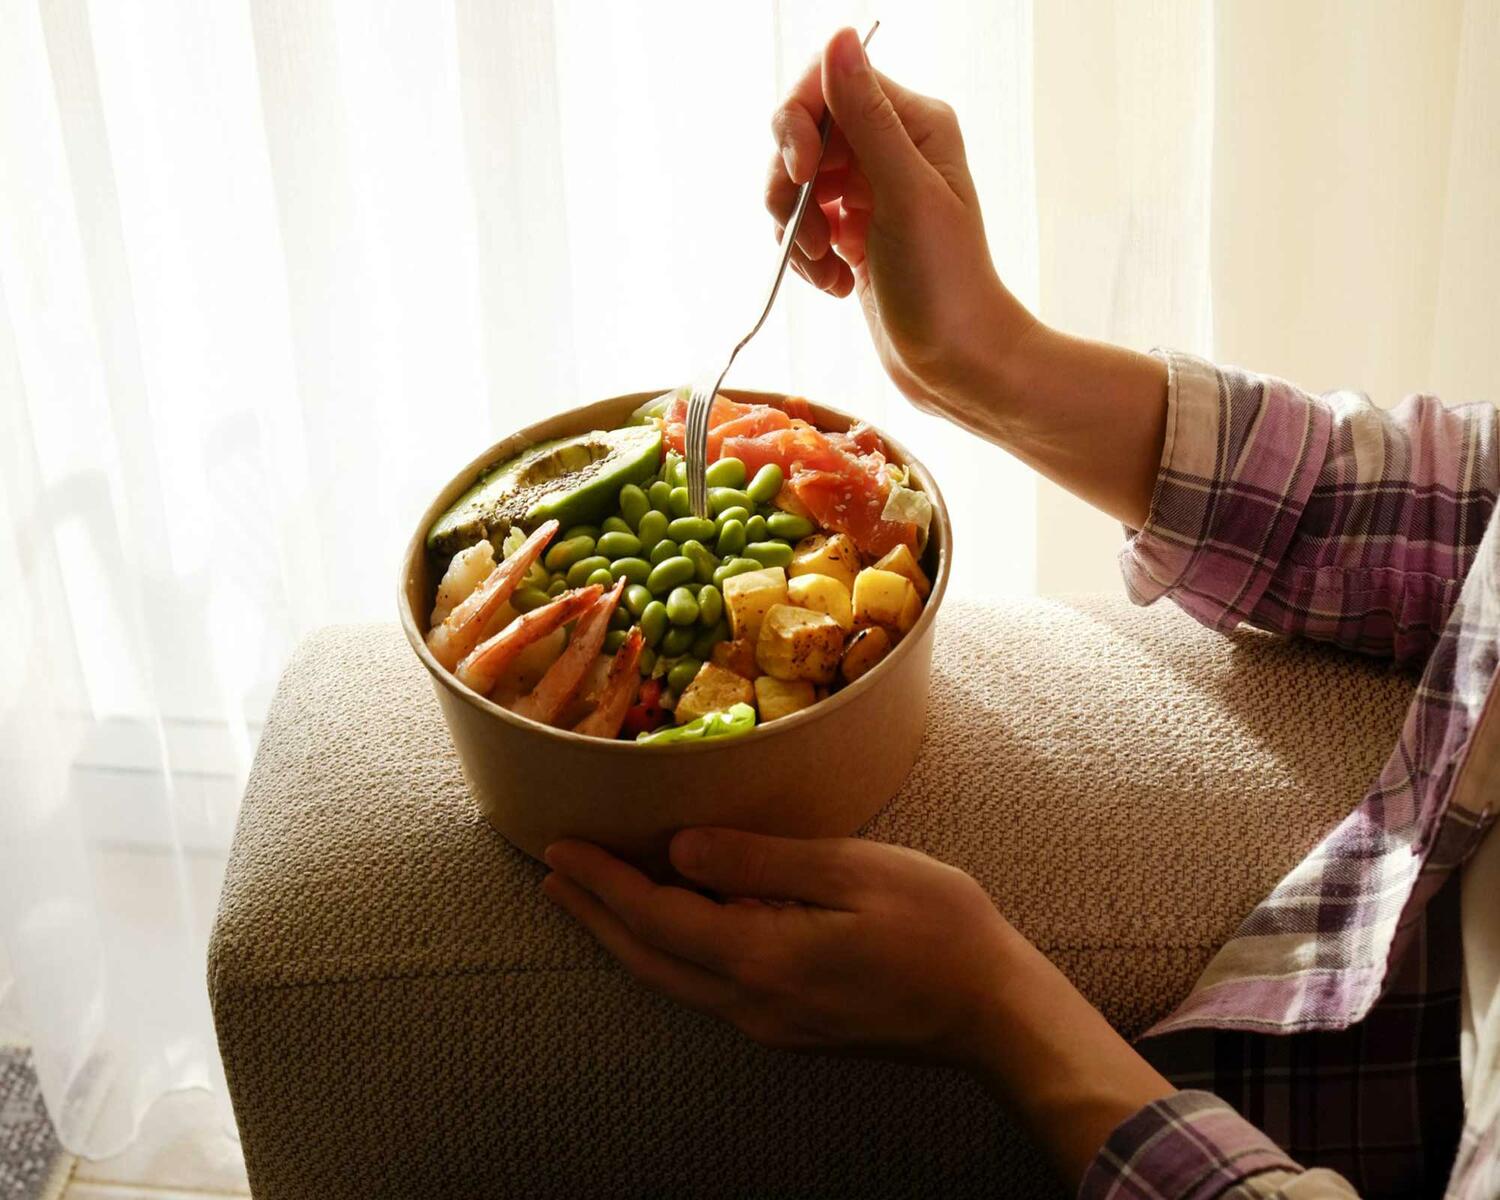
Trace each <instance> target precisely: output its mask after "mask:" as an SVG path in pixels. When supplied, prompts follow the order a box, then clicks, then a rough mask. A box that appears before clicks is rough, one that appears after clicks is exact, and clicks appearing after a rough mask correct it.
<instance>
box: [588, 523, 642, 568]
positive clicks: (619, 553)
mask: <svg viewBox="0 0 1500 1200" xmlns="http://www.w3.org/2000/svg"><path fill="white" fill-rule="evenodd" d="M594 549H595V550H597V551H598V552H599V553H600V554H602V555H604V557H605V558H607V559H609V560H610V561H611V562H613V561H614V560H615V559H617V558H632V557H634V556H635V555H637V554H639V553H640V552H641V539H640V538H638V537H636V536H635V534H633V533H630V532H629V531H628V530H627V531H626V532H625V533H621V532H619V531H618V530H611V531H610V532H609V533H606V534H602V535H601V536H600V538H599V540H598V541H597V542H595V543H594Z"/></svg>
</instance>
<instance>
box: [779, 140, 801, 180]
mask: <svg viewBox="0 0 1500 1200" xmlns="http://www.w3.org/2000/svg"><path fill="white" fill-rule="evenodd" d="M781 161H782V162H783V163H785V164H786V174H787V178H788V179H790V180H791V181H792V182H793V183H796V182H797V172H796V171H794V170H792V148H791V146H789V145H787V144H786V143H782V146H781Z"/></svg>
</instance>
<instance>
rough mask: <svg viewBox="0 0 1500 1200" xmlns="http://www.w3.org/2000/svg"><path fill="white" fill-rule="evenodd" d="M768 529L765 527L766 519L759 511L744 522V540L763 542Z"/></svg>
mask: <svg viewBox="0 0 1500 1200" xmlns="http://www.w3.org/2000/svg"><path fill="white" fill-rule="evenodd" d="M769 532H770V530H768V529H767V528H766V519H765V517H763V516H761V515H760V514H759V513H756V514H755V516H753V517H751V518H750V519H749V520H748V521H746V522H745V540H746V541H747V542H763V541H765V540H766V534H767V533H769Z"/></svg>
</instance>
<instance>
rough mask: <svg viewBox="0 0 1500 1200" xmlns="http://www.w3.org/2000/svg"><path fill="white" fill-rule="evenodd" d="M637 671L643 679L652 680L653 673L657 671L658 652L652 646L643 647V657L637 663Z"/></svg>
mask: <svg viewBox="0 0 1500 1200" xmlns="http://www.w3.org/2000/svg"><path fill="white" fill-rule="evenodd" d="M636 669H637V670H639V671H640V673H641V678H642V679H650V678H651V672H652V671H654V670H656V651H655V650H653V649H651V647H650V646H642V647H641V657H640V661H639V662H637V663H636Z"/></svg>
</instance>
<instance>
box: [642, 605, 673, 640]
mask: <svg viewBox="0 0 1500 1200" xmlns="http://www.w3.org/2000/svg"><path fill="white" fill-rule="evenodd" d="M666 632H667V606H666V605H665V604H663V603H662V602H661V601H660V600H653V601H651V603H650V604H648V605H646V607H645V608H644V609H643V610H642V611H641V636H642V637H644V638H645V639H646V645H648V646H655V645H656V644H657V643H658V642H660V641H661V638H662V634H664V633H666Z"/></svg>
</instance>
